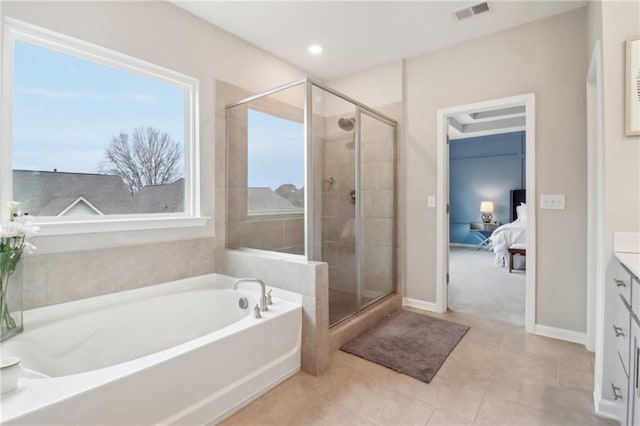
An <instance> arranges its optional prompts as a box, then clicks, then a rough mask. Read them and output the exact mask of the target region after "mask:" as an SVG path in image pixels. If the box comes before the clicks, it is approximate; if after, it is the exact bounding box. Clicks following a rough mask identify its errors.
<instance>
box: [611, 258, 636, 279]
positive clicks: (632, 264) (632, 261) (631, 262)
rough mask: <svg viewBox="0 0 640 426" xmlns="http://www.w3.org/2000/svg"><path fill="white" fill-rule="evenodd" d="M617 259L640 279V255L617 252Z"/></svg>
mask: <svg viewBox="0 0 640 426" xmlns="http://www.w3.org/2000/svg"><path fill="white" fill-rule="evenodd" d="M616 257H617V258H618V260H619V261H620V262H622V264H623V265H624V266H626V267H627V268H628V269H629V270H630V271H631V273H632V274H633V275H635V276H636V277H638V278H640V254H638V253H622V252H616Z"/></svg>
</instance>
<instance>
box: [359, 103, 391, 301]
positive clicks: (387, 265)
mask: <svg viewBox="0 0 640 426" xmlns="http://www.w3.org/2000/svg"><path fill="white" fill-rule="evenodd" d="M359 133H360V135H359V136H360V162H359V168H360V192H361V193H360V196H359V219H360V228H359V256H360V277H359V281H360V283H361V284H360V292H359V293H360V309H362V308H363V307H365V306H367V305H369V304H371V303H373V302H375V301H376V300H378V299H380V298H381V297H384V296H386V295H388V294H390V293H392V292H393V288H394V277H395V273H394V272H395V271H394V264H395V262H394V258H395V247H394V245H395V243H394V242H395V238H394V235H395V225H394V224H395V217H394V216H395V198H394V197H395V190H394V188H395V160H394V158H395V156H394V146H395V127H394V126H393V125H392V124H391V123H388V122H387V121H386V120H384V119H382V118H379V117H377V116H375V115H374V114H370V113H368V112H367V111H365V110H361V112H360V132H359Z"/></svg>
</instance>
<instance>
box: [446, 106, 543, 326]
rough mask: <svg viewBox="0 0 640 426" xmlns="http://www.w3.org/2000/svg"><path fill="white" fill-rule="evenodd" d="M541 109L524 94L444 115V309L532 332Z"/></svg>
mask: <svg viewBox="0 0 640 426" xmlns="http://www.w3.org/2000/svg"><path fill="white" fill-rule="evenodd" d="M533 105H534V96H533V95H523V96H516V97H512V98H505V99H501V100H494V101H488V102H483V103H478V104H473V105H466V106H461V107H453V108H447V109H442V110H439V111H438V118H439V119H440V120H441V122H442V127H441V128H440V130H439V135H440V136H441V145H440V146H439V148H440V152H439V156H438V160H439V161H438V167H439V169H440V170H442V173H441V174H439V184H438V188H439V189H440V190H441V192H440V194H442V195H441V198H440V200H441V201H442V202H443V203H444V204H445V207H446V208H445V209H442V210H444V211H443V212H441V211H439V212H438V213H441V214H440V215H439V217H440V220H441V222H440V223H441V224H442V227H443V230H444V232H442V234H443V235H440V237H439V239H438V250H439V252H440V253H441V254H442V256H441V257H440V258H441V259H442V263H440V262H439V264H440V265H442V269H441V270H443V271H444V272H446V273H443V274H441V275H440V277H441V278H442V281H441V282H439V285H441V286H442V287H440V289H441V291H440V292H439V296H440V297H439V300H440V303H441V304H440V305H439V306H441V307H443V308H444V309H450V310H453V311H459V312H466V313H471V314H474V315H478V316H484V317H487V318H492V319H497V320H500V321H504V322H508V323H511V324H514V325H518V326H526V329H527V330H528V331H533V330H532V329H533V324H534V323H535V322H534V321H535V319H534V318H533V314H534V312H535V309H534V306H535V291H534V289H535V275H534V274H535V268H534V265H535V242H534V241H532V240H534V238H535V233H534V232H533V230H534V229H535V217H533V218H531V220H527V219H528V218H527V216H528V213H529V212H532V213H531V216H533V212H534V211H535V208H534V206H533V205H532V204H533V203H535V195H534V194H535V188H533V184H534V183H535V163H534V161H533V160H534V158H529V155H528V154H529V152H531V153H532V154H533V155H534V154H535V150H534V149H533V146H534V145H533V143H534V139H533V136H534V135H533V133H534V129H535V127H534V125H533V124H534V117H533V111H534V108H533ZM533 155H532V157H533ZM529 202H531V203H529ZM528 236H529V238H527V237H528ZM510 266H511V267H510Z"/></svg>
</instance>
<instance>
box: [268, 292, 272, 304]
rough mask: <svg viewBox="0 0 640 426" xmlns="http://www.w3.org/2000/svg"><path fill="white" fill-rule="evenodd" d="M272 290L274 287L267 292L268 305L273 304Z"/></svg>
mask: <svg viewBox="0 0 640 426" xmlns="http://www.w3.org/2000/svg"><path fill="white" fill-rule="evenodd" d="M272 291H273V289H271V290H269V292H268V293H267V305H273V298H272V297H271V292H272Z"/></svg>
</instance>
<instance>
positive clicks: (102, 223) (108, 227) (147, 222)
mask: <svg viewBox="0 0 640 426" xmlns="http://www.w3.org/2000/svg"><path fill="white" fill-rule="evenodd" d="M208 221H209V218H208V217H188V216H178V217H175V216H174V217H135V218H118V219H116V218H113V219H103V220H75V221H74V220H65V221H47V219H44V218H43V219H40V220H38V219H35V220H34V224H35V225H38V226H39V227H40V231H39V232H38V236H39V237H40V236H53V235H71V234H93V233H100V232H118V231H142V230H150V229H172V228H187V227H198V226H205V225H206V224H207V222H208Z"/></svg>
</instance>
